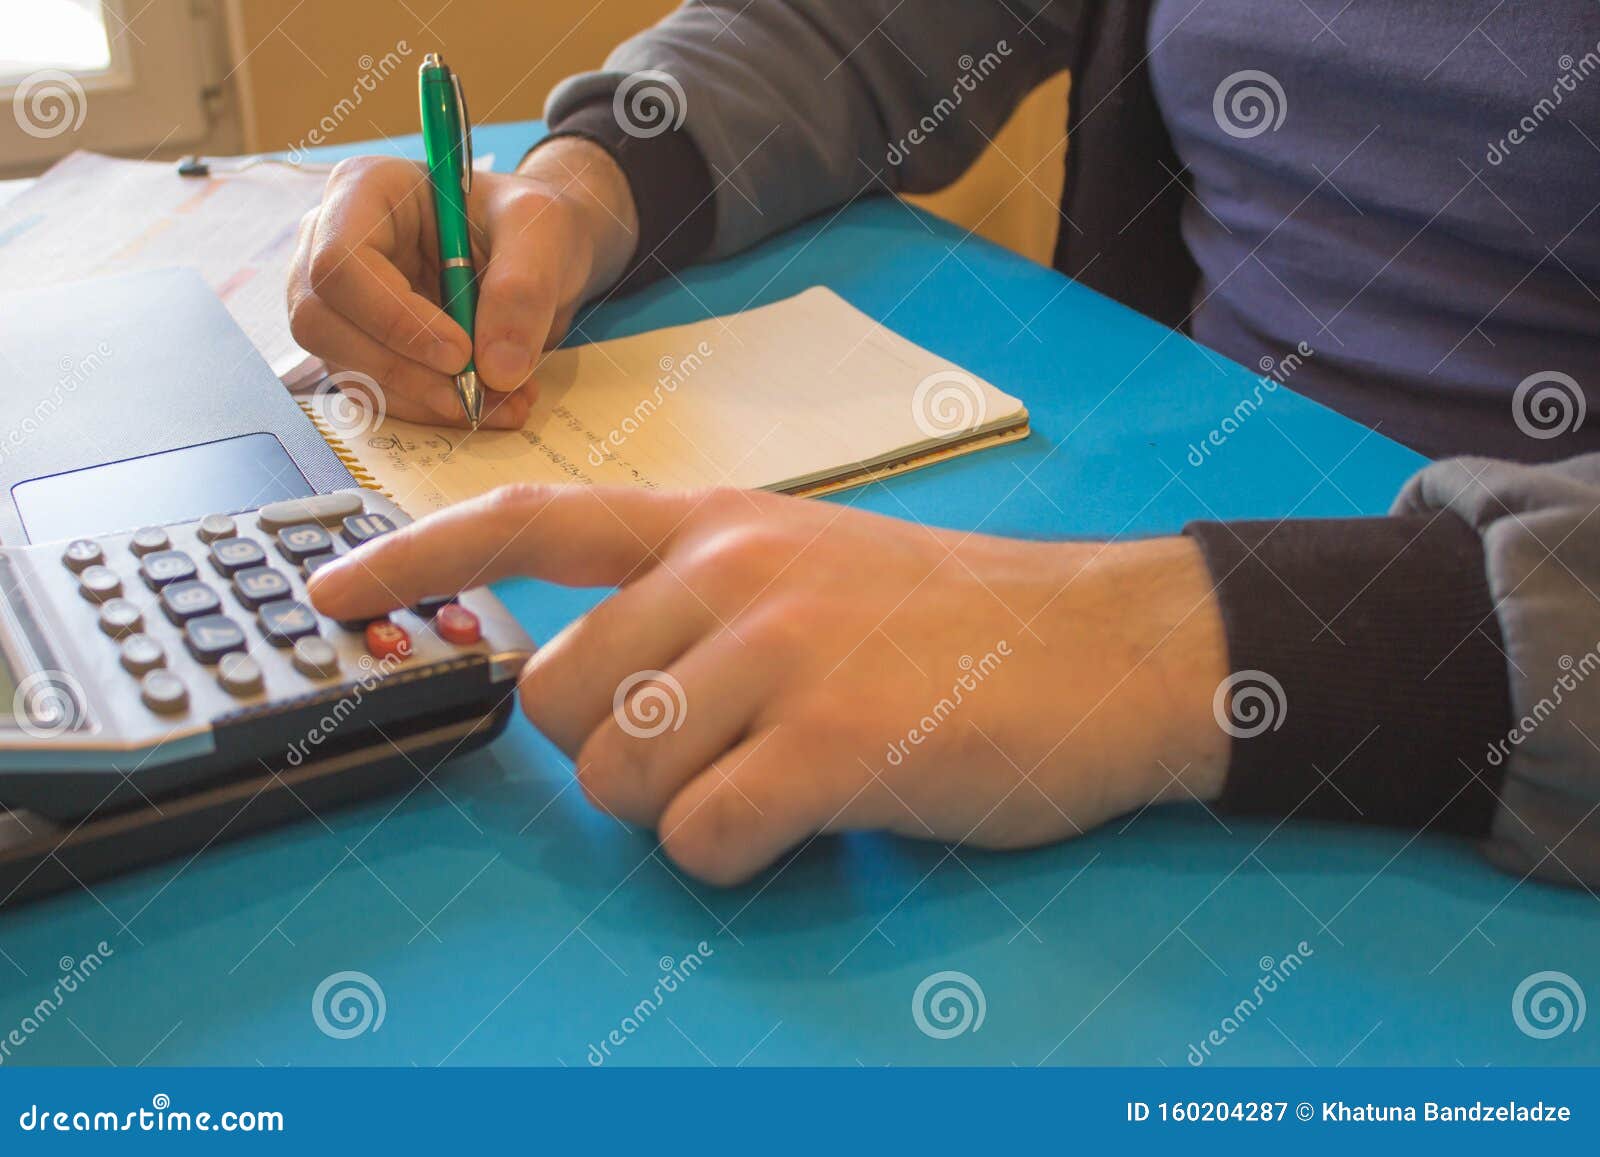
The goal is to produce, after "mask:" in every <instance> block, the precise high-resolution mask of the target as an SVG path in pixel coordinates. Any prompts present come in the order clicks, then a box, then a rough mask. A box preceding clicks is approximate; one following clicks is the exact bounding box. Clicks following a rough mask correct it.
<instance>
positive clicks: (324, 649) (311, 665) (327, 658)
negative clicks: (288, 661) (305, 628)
mask: <svg viewBox="0 0 1600 1157" xmlns="http://www.w3.org/2000/svg"><path fill="white" fill-rule="evenodd" d="M294 665H295V666H296V667H297V668H299V670H300V673H301V674H303V675H310V676H311V677H312V678H313V679H326V678H327V677H328V676H329V675H333V674H335V673H336V672H337V671H338V670H339V652H338V651H335V650H334V649H333V644H332V643H330V642H328V640H326V639H324V638H322V637H321V636H320V635H307V636H306V637H305V638H303V639H301V640H300V641H299V642H297V643H295V645H294Z"/></svg>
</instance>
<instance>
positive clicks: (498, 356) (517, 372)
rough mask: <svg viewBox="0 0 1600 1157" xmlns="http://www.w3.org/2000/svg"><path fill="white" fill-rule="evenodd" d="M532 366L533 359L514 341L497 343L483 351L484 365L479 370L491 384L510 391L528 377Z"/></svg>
mask: <svg viewBox="0 0 1600 1157" xmlns="http://www.w3.org/2000/svg"><path fill="white" fill-rule="evenodd" d="M531 366H532V359H531V358H529V356H528V351H527V349H525V348H524V347H523V346H521V345H518V344H517V343H516V342H513V341H497V342H495V343H493V344H492V345H490V346H489V348H488V349H486V350H484V351H483V365H482V366H480V367H479V368H480V369H481V370H483V372H484V373H485V374H486V375H487V376H488V377H489V379H490V381H491V382H494V383H498V384H499V385H500V386H501V387H503V388H505V389H510V388H511V387H513V386H515V385H517V384H518V383H519V382H521V381H522V379H523V378H525V377H527V376H528V370H529V368H530V367H531Z"/></svg>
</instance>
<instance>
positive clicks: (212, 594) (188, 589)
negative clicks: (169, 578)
mask: <svg viewBox="0 0 1600 1157" xmlns="http://www.w3.org/2000/svg"><path fill="white" fill-rule="evenodd" d="M161 609H162V610H164V611H166V612H167V618H169V619H171V620H172V621H173V622H174V623H177V624H178V625H179V626H182V625H183V624H184V623H186V622H188V621H189V620H190V619H195V618H199V617H200V616H201V615H214V614H216V613H217V612H218V611H220V610H221V609H222V600H221V599H220V598H218V597H217V592H216V591H214V590H212V589H211V588H210V587H208V586H206V584H205V583H203V582H200V581H199V580H198V579H194V580H191V581H189V582H182V583H173V584H172V585H171V586H169V587H167V588H166V589H165V590H163V591H162V592H161Z"/></svg>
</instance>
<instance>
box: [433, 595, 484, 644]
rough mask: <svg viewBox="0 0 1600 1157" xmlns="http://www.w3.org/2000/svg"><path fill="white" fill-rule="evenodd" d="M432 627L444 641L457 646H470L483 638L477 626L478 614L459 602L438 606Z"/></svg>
mask: <svg viewBox="0 0 1600 1157" xmlns="http://www.w3.org/2000/svg"><path fill="white" fill-rule="evenodd" d="M433 629H434V630H436V631H438V632H439V637H440V638H442V639H443V640H444V641H445V642H447V643H454V644H456V646H458V647H470V646H471V645H472V644H473V643H476V642H477V641H478V640H479V639H481V638H483V632H482V631H481V630H480V629H479V627H478V616H477V615H475V614H473V613H472V612H471V611H469V610H467V608H466V607H464V606H462V605H461V604H460V603H446V604H445V605H444V606H442V607H440V608H439V613H438V614H437V615H436V616H434V620H433Z"/></svg>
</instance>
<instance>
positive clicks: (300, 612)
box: [256, 599, 317, 647]
mask: <svg viewBox="0 0 1600 1157" xmlns="http://www.w3.org/2000/svg"><path fill="white" fill-rule="evenodd" d="M256 620H257V621H258V622H259V623H260V624H261V634H262V637H263V638H265V639H266V640H267V642H269V643H271V644H272V645H273V646H275V647H287V646H288V645H289V644H290V643H292V642H294V641H295V640H296V639H303V638H305V637H306V636H307V635H314V634H316V633H317V612H315V611H313V610H312V609H311V608H310V607H308V606H306V605H305V604H304V603H301V602H296V601H295V600H294V599H280V600H278V601H277V602H275V603H268V604H267V605H266V606H264V607H262V608H261V610H260V611H258V612H257V613H256Z"/></svg>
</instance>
